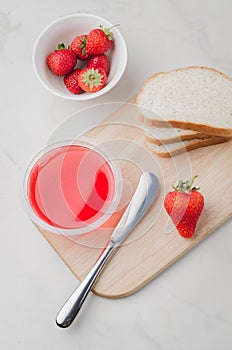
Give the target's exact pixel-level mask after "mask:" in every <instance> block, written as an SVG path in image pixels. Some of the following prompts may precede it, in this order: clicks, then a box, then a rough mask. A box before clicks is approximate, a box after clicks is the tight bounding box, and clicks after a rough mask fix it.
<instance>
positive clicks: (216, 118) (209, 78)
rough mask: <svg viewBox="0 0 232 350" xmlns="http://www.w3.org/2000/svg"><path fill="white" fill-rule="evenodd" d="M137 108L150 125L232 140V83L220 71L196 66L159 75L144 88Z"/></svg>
mask: <svg viewBox="0 0 232 350" xmlns="http://www.w3.org/2000/svg"><path fill="white" fill-rule="evenodd" d="M137 105H138V106H139V107H141V108H140V112H141V113H142V114H143V119H144V124H146V125H150V126H152V125H156V126H165V125H166V126H167V123H168V124H169V126H170V125H171V126H173V127H176V128H181V129H191V130H194V131H199V132H201V133H205V134H209V135H215V136H222V137H231V136H232V79H231V78H229V77H228V76H226V75H225V74H223V73H221V72H219V71H217V70H216V69H212V68H208V67H198V66H193V67H186V68H181V69H176V70H173V71H170V72H166V73H163V72H161V73H157V74H155V75H153V76H152V77H150V78H149V79H148V80H147V81H146V82H145V84H144V85H143V87H142V90H141V92H140V93H139V94H138V97H137ZM146 111H147V112H148V113H146Z"/></svg>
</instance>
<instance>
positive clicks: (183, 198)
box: [164, 176, 204, 238]
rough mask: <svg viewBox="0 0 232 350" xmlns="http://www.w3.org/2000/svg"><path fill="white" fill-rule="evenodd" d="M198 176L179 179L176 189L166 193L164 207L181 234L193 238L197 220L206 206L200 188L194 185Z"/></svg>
mask: <svg viewBox="0 0 232 350" xmlns="http://www.w3.org/2000/svg"><path fill="white" fill-rule="evenodd" d="M196 177H197V176H194V177H193V178H192V179H191V180H189V181H186V182H183V181H182V180H179V182H178V185H177V186H175V187H174V186H173V188H174V191H173V192H169V193H167V194H166V196H165V199H164V207H165V209H166V211H167V213H168V215H169V216H170V217H171V219H172V221H173V223H174V225H175V226H176V228H177V230H178V232H179V234H180V235H181V236H182V237H185V238H191V237H192V236H193V234H194V232H195V228H196V224H197V221H198V219H199V217H200V215H201V212H202V210H203V208H204V197H203V196H202V194H201V193H200V192H198V190H199V188H196V187H192V185H193V182H194V180H195V178H196Z"/></svg>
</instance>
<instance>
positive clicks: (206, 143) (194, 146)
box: [146, 136, 229, 158]
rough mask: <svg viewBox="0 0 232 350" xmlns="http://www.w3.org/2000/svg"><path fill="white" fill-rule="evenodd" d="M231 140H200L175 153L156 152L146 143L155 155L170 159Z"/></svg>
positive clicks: (214, 138) (217, 138)
mask: <svg viewBox="0 0 232 350" xmlns="http://www.w3.org/2000/svg"><path fill="white" fill-rule="evenodd" d="M228 141H229V139H226V138H222V137H214V136H213V137H208V138H206V139H203V140H199V141H198V142H195V143H192V144H189V145H186V146H182V147H180V148H178V149H176V150H174V151H170V152H169V151H166V152H159V151H158V152H156V151H155V150H154V149H152V143H151V142H146V144H147V146H148V147H149V149H150V150H151V151H152V152H153V153H155V154H156V155H158V156H159V157H161V158H170V157H173V156H176V155H178V154H181V153H183V152H189V151H192V150H194V149H197V148H201V147H206V146H211V145H217V144H219V143H224V142H228Z"/></svg>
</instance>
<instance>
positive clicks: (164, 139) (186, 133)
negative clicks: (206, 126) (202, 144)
mask: <svg viewBox="0 0 232 350" xmlns="http://www.w3.org/2000/svg"><path fill="white" fill-rule="evenodd" d="M144 136H145V137H146V139H147V140H148V141H149V142H152V143H155V144H157V145H162V144H168V143H174V142H179V141H187V140H192V139H204V138H207V137H209V135H207V134H204V133H201V132H198V131H193V130H184V129H180V128H159V127H155V126H146V125H144Z"/></svg>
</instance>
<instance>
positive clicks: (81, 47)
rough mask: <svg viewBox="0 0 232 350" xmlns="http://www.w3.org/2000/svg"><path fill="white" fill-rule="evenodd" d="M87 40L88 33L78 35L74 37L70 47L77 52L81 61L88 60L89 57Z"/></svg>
mask: <svg viewBox="0 0 232 350" xmlns="http://www.w3.org/2000/svg"><path fill="white" fill-rule="evenodd" d="M86 41H87V35H86V34H83V35H78V36H77V37H76V38H75V39H73V41H72V43H71V45H70V49H71V50H72V51H73V52H75V54H76V55H77V58H79V60H81V61H85V60H87V58H88V57H89V55H88V53H87V51H86Z"/></svg>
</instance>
